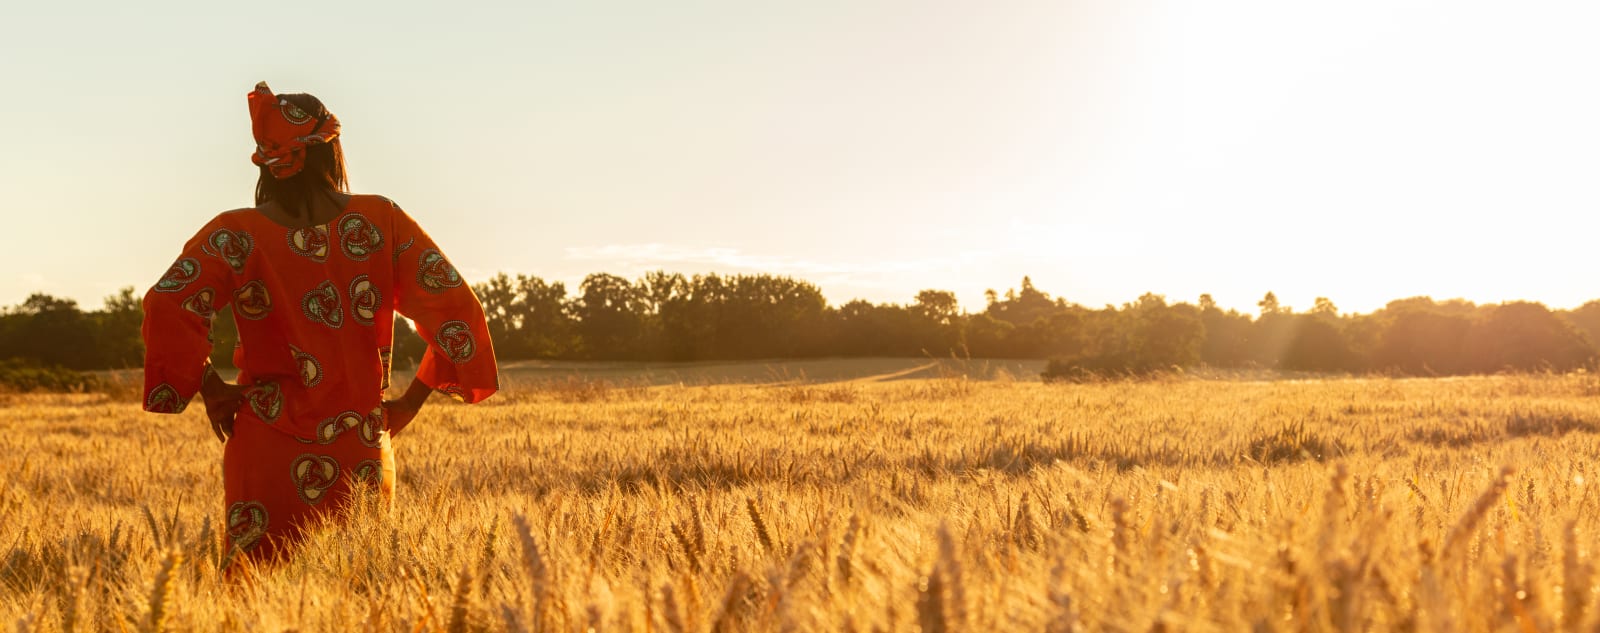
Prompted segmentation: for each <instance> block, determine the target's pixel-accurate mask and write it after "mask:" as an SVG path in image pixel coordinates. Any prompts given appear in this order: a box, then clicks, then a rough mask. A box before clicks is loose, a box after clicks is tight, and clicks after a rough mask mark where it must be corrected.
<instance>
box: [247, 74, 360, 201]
mask: <svg viewBox="0 0 1600 633" xmlns="http://www.w3.org/2000/svg"><path fill="white" fill-rule="evenodd" d="M249 101H250V129H251V131H253V132H254V133H255V136H256V153H255V154H252V155H251V156H250V161H251V162H253V163H255V164H257V165H262V166H264V167H266V168H267V169H269V170H271V171H272V176H273V177H274V178H288V177H290V176H293V175H295V174H298V173H300V170H301V169H302V168H304V167H305V165H306V146H307V145H311V144H313V143H332V142H333V140H334V139H336V138H339V119H338V118H337V117H334V116H333V114H331V113H330V114H328V116H327V117H326V118H321V119H319V118H317V117H315V116H313V115H311V114H309V113H307V112H306V111H304V110H301V109H300V107H299V106H296V105H295V104H293V103H290V102H289V101H288V100H287V99H284V98H283V97H279V96H277V95H274V94H272V89H271V88H268V87H267V82H265V81H263V82H261V83H258V84H256V89H255V90H253V91H251V92H250V97H249Z"/></svg>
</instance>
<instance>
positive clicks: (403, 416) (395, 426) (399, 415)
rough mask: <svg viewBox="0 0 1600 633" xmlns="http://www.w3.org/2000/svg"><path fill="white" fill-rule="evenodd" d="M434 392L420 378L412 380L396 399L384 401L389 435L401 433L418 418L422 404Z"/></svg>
mask: <svg viewBox="0 0 1600 633" xmlns="http://www.w3.org/2000/svg"><path fill="white" fill-rule="evenodd" d="M431 393H433V387H429V386H428V385H426V384H424V383H423V382H422V381H420V380H412V381H411V386H410V387H409V388H407V389H406V393H405V395H403V396H400V397H399V398H395V399H394V400H385V401H383V411H384V417H385V418H386V419H387V422H388V426H389V436H390V437H393V436H396V435H399V434H400V431H402V430H404V429H405V428H406V425H408V424H411V421H412V420H413V419H416V417H417V412H419V411H422V405H423V404H425V403H427V402H428V394H431Z"/></svg>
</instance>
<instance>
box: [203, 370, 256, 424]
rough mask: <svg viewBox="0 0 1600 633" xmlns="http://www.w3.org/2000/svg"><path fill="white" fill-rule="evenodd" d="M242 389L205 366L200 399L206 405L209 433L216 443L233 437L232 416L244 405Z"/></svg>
mask: <svg viewBox="0 0 1600 633" xmlns="http://www.w3.org/2000/svg"><path fill="white" fill-rule="evenodd" d="M244 391H245V390H244V387H241V386H239V385H235V384H231V383H229V382H227V381H225V380H223V379H222V376H219V375H217V371H216V370H215V369H213V368H212V367H211V366H210V365H206V373H205V378H204V379H203V380H201V382H200V397H201V399H203V400H204V401H205V403H206V417H207V418H208V419H210V420H211V432H212V433H216V434H217V441H219V442H226V441H228V438H230V437H233V416H234V414H236V413H238V412H239V406H240V405H241V404H243V403H244Z"/></svg>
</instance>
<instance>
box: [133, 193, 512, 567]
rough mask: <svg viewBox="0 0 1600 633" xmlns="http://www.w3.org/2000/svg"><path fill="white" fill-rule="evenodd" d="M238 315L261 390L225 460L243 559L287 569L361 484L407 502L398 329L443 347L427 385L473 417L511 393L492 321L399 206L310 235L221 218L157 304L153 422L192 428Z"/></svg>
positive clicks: (431, 362) (243, 411) (244, 215)
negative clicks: (397, 425) (215, 321)
mask: <svg viewBox="0 0 1600 633" xmlns="http://www.w3.org/2000/svg"><path fill="white" fill-rule="evenodd" d="M230 303H231V304H232V305H233V314H234V320H235V322H237V324H238V328H239V347H238V348H237V349H235V350H234V364H235V365H236V366H238V367H239V370H240V372H239V378H238V384H240V385H242V386H247V387H248V389H247V390H246V391H245V402H244V404H243V406H241V407H240V409H239V413H238V415H237V416H236V418H235V420H234V425H233V437H232V438H230V439H229V440H228V443H227V447H226V448H225V450H224V452H223V487H224V488H225V490H226V497H227V510H226V514H225V516H224V525H226V527H227V536H228V542H229V544H230V550H232V548H234V547H236V548H237V553H238V554H241V555H247V556H250V557H252V558H273V557H276V556H278V555H279V554H280V553H281V551H282V548H283V547H284V546H285V545H287V544H289V543H291V542H292V541H293V540H294V539H295V538H296V537H297V535H298V534H299V531H300V529H301V527H302V526H303V525H304V524H305V522H306V521H307V520H309V519H312V518H314V517H316V516H320V515H323V514H326V513H328V512H330V511H333V510H335V509H336V508H339V507H340V506H341V505H342V504H343V503H344V502H345V501H346V500H347V499H348V497H349V495H350V492H351V490H352V488H351V486H352V483H353V482H355V481H361V480H365V481H369V482H372V483H373V484H376V485H377V487H378V490H379V491H380V492H381V497H382V499H383V500H384V503H385V504H387V503H389V502H390V499H391V498H392V495H393V489H394V457H393V454H392V452H391V451H390V450H389V433H388V429H387V427H388V424H387V422H386V420H385V415H384V409H383V407H382V401H383V392H384V390H385V389H386V388H387V387H388V382H389V361H390V350H391V346H392V344H393V340H394V314H395V312H399V313H400V314H402V315H404V316H406V317H408V318H410V319H411V320H412V321H413V322H415V324H416V327H417V332H418V333H419V334H420V335H422V338H423V339H424V340H426V341H427V342H428V349H427V352H426V353H425V354H424V355H423V357H422V362H421V364H420V365H419V366H418V368H417V378H418V379H420V380H421V381H422V382H423V383H425V384H427V385H428V386H430V387H433V388H434V389H436V390H439V391H443V392H445V393H449V394H451V395H453V396H455V397H458V398H460V399H462V400H464V401H466V402H468V403H473V402H478V401H480V400H483V399H484V398H487V397H489V396H490V395H491V394H493V393H494V392H495V390H496V389H497V388H498V386H499V381H498V374H497V371H496V365H495V358H494V349H493V347H492V345H491V342H490V340H489V332H488V328H487V327H486V326H485V324H484V316H483V307H482V306H481V305H480V304H479V303H478V299H477V297H476V296H474V295H473V293H472V289H471V288H470V287H468V286H467V285H466V284H465V283H463V281H462V279H461V275H460V274H459V273H458V272H457V271H456V269H455V268H454V267H453V266H451V265H450V262H449V261H448V260H446V259H445V257H444V255H443V254H442V253H440V252H439V248H438V246H437V245H435V244H434V243H433V240H431V239H429V237H428V235H427V233H425V232H423V230H422V229H421V227H419V226H417V223H416V222H415V221H414V220H412V219H411V217H410V216H408V215H406V213H405V212H404V211H402V210H401V209H400V207H399V206H397V205H395V204H394V203H393V202H391V201H390V200H388V199H387V198H384V197H382V196H367V195H357V196H352V197H351V198H350V203H349V205H348V206H347V207H346V208H345V209H344V210H343V211H342V212H341V213H340V214H339V215H338V216H337V217H336V218H334V219H333V221H331V222H329V223H327V224H322V225H318V226H313V227H309V228H303V229H289V228H286V227H284V226H282V225H279V224H277V223H275V222H273V221H272V220H270V219H268V218H267V217H266V216H264V215H262V214H260V213H258V212H256V211H255V210H253V209H241V210H236V211H229V212H226V213H223V214H221V215H218V216H217V217H216V218H215V219H213V220H212V221H211V222H209V223H207V224H206V226H205V228H203V229H201V230H200V232H199V233H198V234H196V235H195V237H194V238H193V239H191V240H189V243H188V244H187V245H185V246H184V249H183V254H182V255H180V256H179V258H178V261H177V262H176V263H174V264H173V265H172V267H171V268H170V269H168V270H167V273H166V274H165V275H163V276H162V277H161V280H160V281H159V282H157V283H156V285H155V287H153V288H151V289H150V292H149V293H147V294H146V295H145V298H144V314H145V317H144V328H143V333H144V342H145V350H146V351H145V373H144V376H145V378H144V381H145V383H144V384H145V387H144V392H145V398H144V408H145V410H146V411H152V412H156V413H177V412H180V411H182V410H183V409H184V407H185V406H186V405H187V404H188V402H189V401H190V399H191V398H193V397H194V395H195V393H196V392H198V391H199V389H200V383H201V380H202V378H203V372H204V371H205V370H206V368H207V365H206V359H207V357H208V356H209V354H210V352H211V343H210V341H209V340H208V334H209V331H210V327H211V319H212V317H213V316H214V315H215V313H216V311H217V310H218V309H220V308H222V307H223V306H225V305H228V304H230Z"/></svg>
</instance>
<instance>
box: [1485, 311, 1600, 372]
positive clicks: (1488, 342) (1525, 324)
mask: <svg viewBox="0 0 1600 633" xmlns="http://www.w3.org/2000/svg"><path fill="white" fill-rule="evenodd" d="M1466 356H1467V358H1466V365H1467V368H1468V369H1469V370H1471V371H1478V372H1496V371H1501V370H1507V369H1509V370H1516V371H1530V370H1541V369H1553V370H1557V371H1567V370H1571V369H1575V368H1578V367H1582V366H1583V365H1584V364H1586V363H1588V362H1590V361H1591V360H1593V359H1594V357H1595V348H1594V346H1593V345H1592V344H1591V343H1590V342H1589V339H1588V337H1586V336H1584V335H1583V333H1582V332H1580V331H1579V330H1578V329H1577V328H1575V327H1573V326H1572V325H1571V324H1569V323H1567V322H1566V321H1563V320H1562V319H1561V318H1560V317H1558V316H1556V314H1555V313H1553V312H1551V311H1550V310H1549V309H1548V308H1546V307H1545V306H1544V305H1543V304H1539V303H1531V302H1526V301H1517V302H1512V303H1506V304H1502V305H1499V306H1494V307H1491V308H1488V310H1487V314H1485V315H1484V316H1483V318H1482V319H1481V320H1480V321H1478V322H1477V323H1475V324H1474V325H1473V327H1472V328H1471V330H1470V332H1469V335H1468V341H1467V351H1466Z"/></svg>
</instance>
